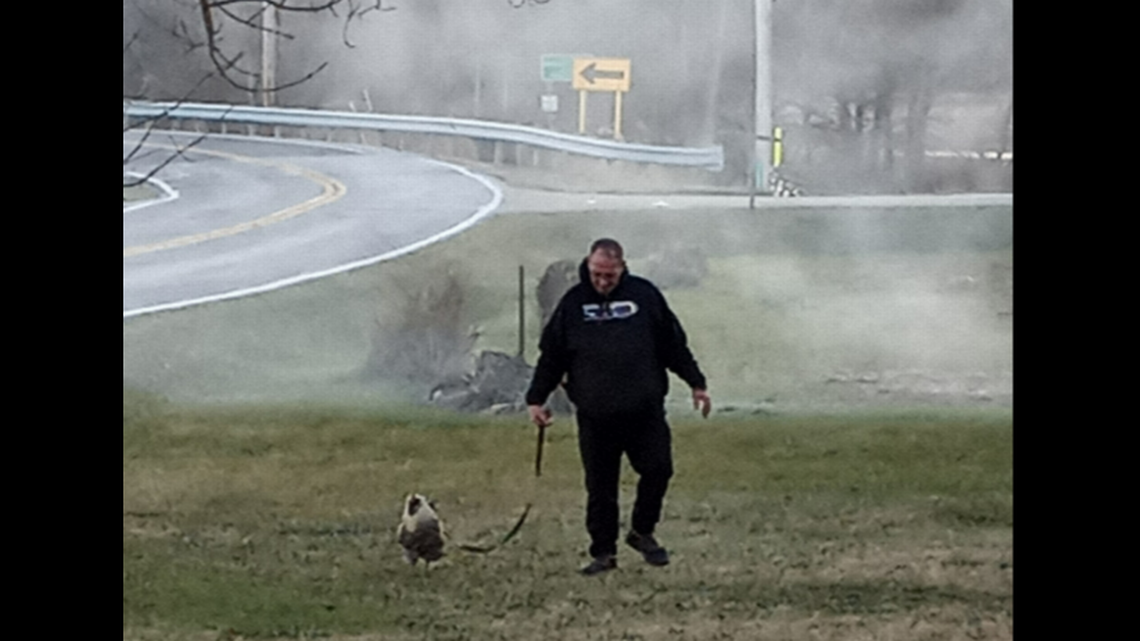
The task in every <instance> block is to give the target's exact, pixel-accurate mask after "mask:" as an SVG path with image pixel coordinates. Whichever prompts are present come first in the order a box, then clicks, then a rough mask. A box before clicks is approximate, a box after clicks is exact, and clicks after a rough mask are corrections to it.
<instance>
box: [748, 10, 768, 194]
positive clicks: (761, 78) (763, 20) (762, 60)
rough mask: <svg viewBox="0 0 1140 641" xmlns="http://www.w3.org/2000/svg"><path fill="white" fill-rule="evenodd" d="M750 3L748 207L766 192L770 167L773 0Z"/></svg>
mask: <svg viewBox="0 0 1140 641" xmlns="http://www.w3.org/2000/svg"><path fill="white" fill-rule="evenodd" d="M753 6H754V7H755V10H754V12H753V13H754V17H755V19H756V28H755V36H756V101H755V106H756V127H755V129H756V131H755V134H756V141H755V144H754V146H753V148H752V193H751V194H750V195H749V197H748V208H749V209H752V208H753V207H754V205H755V200H756V194H757V193H758V192H767V190H768V189H767V180H768V175H769V174H770V173H771V171H772V0H754V3H753Z"/></svg>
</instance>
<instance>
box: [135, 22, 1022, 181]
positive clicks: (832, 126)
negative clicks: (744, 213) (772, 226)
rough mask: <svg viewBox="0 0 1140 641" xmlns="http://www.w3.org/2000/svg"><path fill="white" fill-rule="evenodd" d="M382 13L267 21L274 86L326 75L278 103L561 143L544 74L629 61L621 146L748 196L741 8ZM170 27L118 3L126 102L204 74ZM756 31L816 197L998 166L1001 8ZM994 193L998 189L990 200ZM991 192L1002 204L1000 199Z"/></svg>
mask: <svg viewBox="0 0 1140 641" xmlns="http://www.w3.org/2000/svg"><path fill="white" fill-rule="evenodd" d="M382 6H383V7H384V8H386V9H390V10H386V11H373V12H370V13H367V14H364V15H363V16H362V17H360V18H357V19H353V20H350V21H347V22H346V15H345V12H344V11H341V12H339V13H338V15H332V14H331V13H329V12H325V13H319V14H309V13H300V14H298V13H283V14H282V16H281V30H282V31H283V32H284V33H286V34H288V35H289V36H291V37H290V38H287V39H286V38H281V39H279V45H278V46H279V55H278V58H279V68H278V71H277V77H278V82H279V84H285V83H288V82H291V81H295V80H297V79H300V78H304V77H305V76H306V75H307V74H309V73H311V72H312V71H313V70H314V69H316V68H317V67H318V66H319V65H321V64H322V63H326V62H327V63H328V66H327V67H326V68H325V69H324V70H322V71H321V72H320V73H318V74H317V75H316V76H315V77H313V78H312V79H310V80H307V81H305V82H303V83H301V84H300V85H298V86H296V87H293V88H290V89H286V90H283V91H281V92H279V93H278V94H277V96H276V99H277V101H278V103H279V104H281V105H292V106H306V107H317V108H325V109H342V110H348V109H358V110H366V109H368V108H369V103H370V105H371V108H372V109H373V110H374V111H378V112H385V113H406V114H424V115H436V116H454V117H472V118H483V119H489V120H497V121H505V122H513V123H524V124H531V125H535V126H540V127H547V128H551V129H555V130H559V131H564V132H576V131H577V118H578V114H577V111H578V102H577V100H578V97H577V94H576V92H575V91H574V90H573V89H572V88H571V87H570V84H569V83H566V82H549V83H544V82H543V80H542V78H541V75H540V60H541V57H542V56H543V55H548V54H565V55H592V56H599V57H618V58H628V59H629V60H630V61H631V77H632V86H631V89H630V91H629V92H628V93H627V94H626V95H625V97H624V99H623V109H622V110H623V118H622V121H623V122H622V130H623V133H624V135H625V138H626V140H629V141H630V142H639V143H648V144H676V145H687V146H704V145H709V144H720V145H723V146H724V147H725V149H726V154H727V156H728V162H729V165H730V166H729V167H728V169H727V170H726V172H725V173H724V174H723V175H722V176H718V177H717V178H718V179H719V180H721V181H722V182H724V183H728V184H739V183H741V182H742V181H744V180H746V176H747V174H748V168H747V158H748V154H749V152H750V149H751V143H750V140H751V134H752V131H751V130H752V127H753V123H754V116H753V104H752V103H753V88H752V87H753V75H754V71H753V69H754V60H755V48H754V44H753V18H752V12H753V1H752V0H723V1H722V2H709V1H707V0H671V1H669V2H660V1H654V0H624V1H621V2H614V1H612V0H550V1H549V2H547V3H543V4H535V3H524V4H523V5H522V6H520V7H519V8H512V7H511V3H509V2H507V1H506V0H462V1H459V0H451V1H448V0H419V1H416V2H411V1H407V0H386V1H385V2H384V3H382ZM182 7H183V5H180V4H171V3H166V2H160V1H159V0H125V1H124V16H123V19H124V30H123V33H124V35H123V37H124V45H125V50H124V77H123V85H124V95H127V96H146V97H150V98H180V97H182V96H184V95H185V93H186V92H188V91H190V89H191V87H194V86H195V85H196V84H197V83H198V82H199V81H200V80H201V76H202V75H203V74H205V73H206V71H207V69H208V68H209V64H208V59H207V58H206V56H205V54H204V49H205V48H204V47H201V46H198V47H194V46H193V44H192V43H194V42H198V43H200V42H201V41H202V39H203V38H202V36H201V31H202V28H201V25H200V19H197V20H196V17H195V15H194V13H193V12H187V11H186V10H185V8H182ZM190 8H192V7H190ZM772 13H773V15H772V70H773V87H774V89H773V93H774V95H773V104H772V109H773V113H774V116H775V124H776V125H778V126H782V127H784V128H785V130H786V140H787V145H786V148H787V167H786V171H787V172H788V173H790V174H793V175H794V176H795V177H797V178H799V179H800V181H801V182H804V183H806V184H807V185H808V187H814V188H815V189H814V193H824V192H826V191H827V190H828V189H829V188H830V187H831V185H829V184H827V182H828V180H827V177H828V176H829V175H830V174H834V173H835V172H837V171H844V172H847V173H849V174H852V176H851V179H850V180H848V181H846V182H843V181H840V182H841V184H839V185H836V186H835V188H836V189H842V190H846V191H850V190H851V189H852V184H854V185H857V184H858V182H859V180H858V179H860V178H861V179H862V180H864V181H865V180H870V179H872V178H873V177H874V178H875V179H876V183H877V185H878V186H880V187H881V188H891V187H895V186H896V183H901V184H903V185H905V186H906V187H907V188H909V189H912V190H919V191H924V190H931V189H934V190H937V189H938V188H939V186H940V184H941V186H942V187H943V188H947V187H946V184H945V183H947V182H948V181H947V180H946V179H942V180H941V181H938V180H935V179H933V178H930V177H925V178H924V179H920V178H919V177H916V176H915V175H914V172H915V170H914V169H913V168H911V169H908V171H910V174H909V175H905V176H898V175H895V174H901V173H903V172H902V170H901V169H899V168H897V167H892V165H893V164H894V158H895V156H896V155H898V154H902V153H904V152H910V155H911V157H912V160H914V159H917V158H919V156H918V155H917V152H915V151H914V150H915V149H919V150H921V149H926V150H943V149H946V150H972V151H980V150H986V149H1011V148H1012V147H1011V146H1012V135H1011V130H1012V0H845V1H843V2H838V1H835V0H783V1H781V2H776V3H774V4H773V12H772ZM180 32H182V33H185V34H188V35H185V36H182V35H179V33H180ZM223 33H224V35H225V38H224V39H223V40H222V44H223V46H224V47H225V48H226V51H227V52H229V54H230V55H231V56H233V55H236V54H237V53H242V55H243V56H244V58H243V62H242V63H241V64H244V65H246V66H249V67H250V68H251V69H256V68H257V65H256V64H255V63H254V62H251V61H255V60H256V59H257V56H258V55H259V53H258V49H257V45H258V34H256V32H254V31H252V30H251V29H249V28H247V27H244V26H242V25H240V24H238V23H235V22H233V21H232V20H231V21H229V22H227V23H225V24H224V25H223ZM132 39H133V40H132ZM128 42H130V46H129V47H126V44H127V43H128ZM349 45H351V46H349ZM250 82H251V83H252V82H255V79H251V80H250ZM194 93H195V95H194V98H196V99H202V100H224V101H231V102H248V101H249V100H250V96H249V95H248V94H242V92H240V91H238V90H236V89H234V88H233V87H230V86H228V85H226V84H225V83H223V82H221V81H219V80H217V79H213V80H210V81H208V82H206V83H204V84H203V85H202V86H201V87H199V88H198V89H197V90H196V91H195V92H194ZM543 95H556V96H558V99H559V107H558V111H557V113H548V112H544V111H543V110H542V108H541V104H540V98H541V96H543ZM586 111H587V127H586V128H587V131H588V133H589V134H590V135H601V136H606V135H612V130H613V124H614V123H613V96H612V94H610V93H608V92H591V93H590V95H589V101H588V107H587V110H586ZM954 171H957V172H958V173H962V172H963V171H964V170H963V169H962V168H960V167H959V168H955V169H954ZM970 171H974V172H975V173H977V172H976V170H975V169H973V168H971V170H970ZM995 171H996V170H995ZM990 173H992V172H990ZM884 176H887V177H884ZM888 178H891V179H890V180H888ZM971 180H972V181H973V182H974V183H978V182H979V181H980V182H983V183H986V182H987V180H983V179H978V178H976V177H975V178H972V179H971ZM995 180H997V181H999V182H1000V181H1002V180H1004V181H1005V183H1008V181H1009V179H1008V178H1007V177H1004V176H1003V177H1002V178H989V179H988V182H994V181H995ZM950 182H953V181H950ZM957 182H959V183H961V182H962V180H958V181H957ZM813 183H815V184H813ZM1005 183H1003V184H1002V185H999V187H1004V189H1005V190H1008V188H1009V185H1008V184H1005ZM986 186H987V185H983V187H986Z"/></svg>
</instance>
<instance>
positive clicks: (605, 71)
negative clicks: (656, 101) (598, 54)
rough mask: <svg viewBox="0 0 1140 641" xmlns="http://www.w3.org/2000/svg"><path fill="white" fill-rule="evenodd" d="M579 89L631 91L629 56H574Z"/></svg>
mask: <svg viewBox="0 0 1140 641" xmlns="http://www.w3.org/2000/svg"><path fill="white" fill-rule="evenodd" d="M573 83H574V84H573V86H574V88H575V89H577V90H579V91H629V58H574V67H573Z"/></svg>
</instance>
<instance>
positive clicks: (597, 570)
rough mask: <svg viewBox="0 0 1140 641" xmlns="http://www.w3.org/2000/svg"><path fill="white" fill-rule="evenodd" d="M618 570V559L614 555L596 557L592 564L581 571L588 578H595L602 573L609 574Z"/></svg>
mask: <svg viewBox="0 0 1140 641" xmlns="http://www.w3.org/2000/svg"><path fill="white" fill-rule="evenodd" d="M616 569H617V557H615V556H613V555H612V554H607V555H605V556H599V557H596V558H595V559H594V560H593V561H590V564H589V565H587V566H586V567H584V568H582V569H581V570H580V571H581V573H582V574H584V575H586V576H594V575H595V574H601V573H602V572H609V571H610V570H616Z"/></svg>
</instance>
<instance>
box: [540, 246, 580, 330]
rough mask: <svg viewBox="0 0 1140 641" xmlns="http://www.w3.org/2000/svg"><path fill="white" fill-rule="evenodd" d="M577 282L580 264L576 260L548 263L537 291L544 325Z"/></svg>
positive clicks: (543, 325)
mask: <svg viewBox="0 0 1140 641" xmlns="http://www.w3.org/2000/svg"><path fill="white" fill-rule="evenodd" d="M576 284H578V264H577V263H575V262H574V261H572V260H559V261H555V262H553V263H550V265H547V267H546V271H545V272H543V273H542V278H540V279H539V280H538V288H537V290H536V291H535V295H536V296H537V297H538V309H539V310H540V311H541V312H542V327H546V321H548V320H550V316H551V314H553V313H554V308H555V307H557V306H558V301H559V300H561V299H562V295H563V294H565V293H566V291H567V290H568V289H570V288H571V287H573V286H574V285H576Z"/></svg>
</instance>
